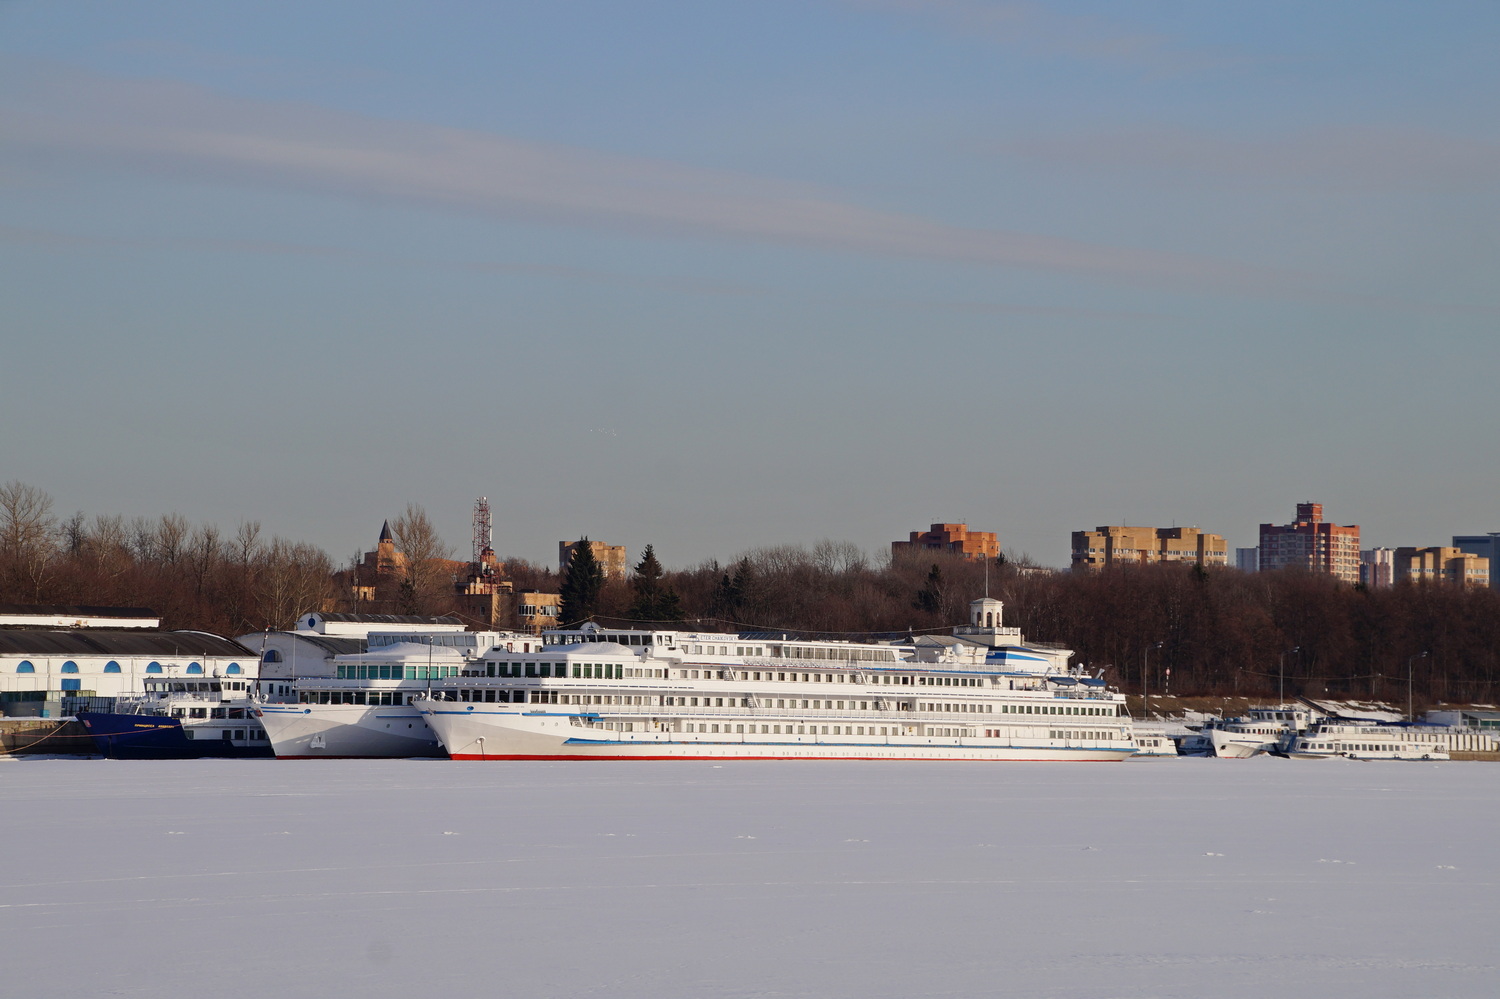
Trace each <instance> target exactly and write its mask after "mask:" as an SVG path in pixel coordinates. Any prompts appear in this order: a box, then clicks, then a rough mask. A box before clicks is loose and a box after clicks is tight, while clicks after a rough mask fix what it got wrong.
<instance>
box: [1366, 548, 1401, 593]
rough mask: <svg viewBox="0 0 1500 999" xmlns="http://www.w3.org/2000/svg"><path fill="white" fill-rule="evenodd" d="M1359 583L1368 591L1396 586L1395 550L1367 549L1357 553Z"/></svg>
mask: <svg viewBox="0 0 1500 999" xmlns="http://www.w3.org/2000/svg"><path fill="white" fill-rule="evenodd" d="M1359 581H1360V582H1361V583H1363V584H1364V585H1365V586H1366V587H1368V588H1370V589H1372V590H1373V589H1375V588H1377V587H1381V586H1394V585H1395V584H1396V549H1394V548H1368V549H1366V550H1364V551H1362V552H1360V553H1359Z"/></svg>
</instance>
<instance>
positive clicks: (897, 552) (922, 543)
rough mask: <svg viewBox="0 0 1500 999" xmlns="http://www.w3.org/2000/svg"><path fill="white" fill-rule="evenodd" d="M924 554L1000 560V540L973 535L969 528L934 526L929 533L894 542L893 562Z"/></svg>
mask: <svg viewBox="0 0 1500 999" xmlns="http://www.w3.org/2000/svg"><path fill="white" fill-rule="evenodd" d="M923 552H948V553H950V554H953V555H962V556H964V557H965V558H999V557H1000V536H999V535H998V534H995V533H994V532H992V531H971V530H969V525H968V524H933V525H932V530H930V531H912V532H911V540H910V541H892V542H891V557H893V558H903V557H910V556H912V555H920V554H922V553H923Z"/></svg>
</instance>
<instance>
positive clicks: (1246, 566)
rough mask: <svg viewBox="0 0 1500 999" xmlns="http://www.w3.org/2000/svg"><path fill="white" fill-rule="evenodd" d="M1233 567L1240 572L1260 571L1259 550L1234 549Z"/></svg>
mask: <svg viewBox="0 0 1500 999" xmlns="http://www.w3.org/2000/svg"><path fill="white" fill-rule="evenodd" d="M1234 567H1235V568H1236V569H1238V570H1239V571H1240V572H1258V571H1260V549H1259V548H1236V549H1235V550H1234Z"/></svg>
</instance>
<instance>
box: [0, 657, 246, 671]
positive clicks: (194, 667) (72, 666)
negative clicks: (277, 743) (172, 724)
mask: <svg viewBox="0 0 1500 999" xmlns="http://www.w3.org/2000/svg"><path fill="white" fill-rule="evenodd" d="M16 672H17V673H35V672H36V667H35V666H34V665H32V663H31V661H30V660H24V659H23V660H22V661H21V664H20V665H19V666H17V667H16ZM60 672H63V673H77V672H78V664H77V663H75V662H73V661H72V660H71V659H70V660H68V661H67V662H65V663H63V664H62V669H61V670H60ZM104 672H106V673H119V672H120V664H119V663H117V662H115V661H114V660H113V659H111V660H110V661H109V662H107V663H105V664H104ZM146 672H147V673H160V672H162V665H161V663H158V662H153V663H150V664H149V665H147V667H146ZM187 672H188V673H190V674H200V673H202V672H203V664H202V663H189V664H188V668H187ZM224 672H225V673H230V674H235V673H242V672H244V671H243V670H241V669H240V664H239V663H230V664H229V665H228V666H227V667H226V668H225V670H224Z"/></svg>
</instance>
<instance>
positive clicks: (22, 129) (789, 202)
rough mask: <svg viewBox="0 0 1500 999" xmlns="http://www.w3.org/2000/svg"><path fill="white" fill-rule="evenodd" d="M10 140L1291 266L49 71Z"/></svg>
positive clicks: (356, 190)
mask: <svg viewBox="0 0 1500 999" xmlns="http://www.w3.org/2000/svg"><path fill="white" fill-rule="evenodd" d="M0 149H8V150H10V152H11V153H12V154H14V155H17V156H26V157H30V158H31V159H32V160H33V161H35V160H36V159H37V158H38V157H40V158H43V159H44V160H45V161H47V162H66V163H69V164H73V165H78V164H82V165H85V166H89V167H94V168H99V167H102V168H109V169H118V168H120V167H129V168H131V169H135V170H144V171H149V172H154V173H157V174H163V175H171V176H186V177H191V178H194V179H210V180H215V181H220V182H223V181H230V182H239V183H251V184H261V185H272V186H278V187H283V188H293V189H299V190H311V191H319V192H324V193H328V194H334V195H339V196H349V197H362V198H377V199H393V200H398V201H402V202H407V203H415V204H422V205H428V206H435V207H442V208H447V209H452V210H457V211H462V212H465V213H484V214H489V215H492V216H495V217H500V218H508V219H529V220H535V221H544V222H549V223H564V224H571V225H578V226H591V227H599V228H611V229H620V230H626V231H629V232H633V233H638V234H651V235H666V236H671V235H676V236H691V237H696V238H704V237H709V238H719V239H729V240H758V241H766V242H771V243H777V244H781V245H788V246H804V247H815V248H823V249H833V250H843V251H852V252H858V253H866V254H883V255H894V256H906V257H922V258H929V259H946V260H954V261H965V262H973V263H980V264H992V265H999V266H1007V267H1020V268H1037V269H1043V270H1056V271H1069V272H1077V273H1084V274H1091V275H1097V276H1106V277H1111V278H1115V279H1121V280H1127V281H1137V282H1151V283H1169V284H1176V285H1182V284H1188V285H1192V286H1194V287H1202V286H1213V287H1217V288H1221V289H1222V288H1230V289H1245V290H1252V289H1253V290H1264V289H1267V288H1274V287H1278V286H1279V287H1289V286H1294V285H1299V284H1301V283H1302V279H1301V278H1300V277H1298V276H1296V275H1288V274H1282V273H1278V272H1273V271H1270V270H1265V269H1258V268H1252V267H1249V266H1246V265H1241V264H1237V263H1233V262H1228V261H1219V260H1212V259H1208V258H1203V257H1197V256H1190V255H1185V254H1174V253H1167V252H1159V251H1154V250H1149V249H1142V248H1131V247H1118V246H1106V245H1099V244H1093V243H1087V242H1082V241H1078V240H1072V239H1067V238H1062V237H1055V236H1048V235H1041V234H1031V233H1022V232H1010V231H1003V230H995V229H975V228H967V227H963V226H956V225H950V224H946V223H943V222H940V221H935V220H931V219H927V218H923V217H920V216H916V215H910V214H902V213H897V212H889V211H880V210H876V209H871V208H866V207H862V206H859V205H856V204H851V203H848V202H847V201H845V200H842V199H841V198H840V196H839V195H838V194H837V193H836V192H831V191H827V190H823V189H820V188H816V187H813V186H811V185H806V184H800V183H795V182H791V181H784V180H775V179H765V178H761V177H755V176H750V175H744V174H735V173H732V172H726V171H714V170H704V169H699V168H695V167H691V166H685V165H682V164H678V163H672V162H667V161H662V160H653V159H647V158H642V157H630V156H620V155H614V154H608V153H601V152H596V151H592V150H588V149H580V148H574V147H567V146H561V145H552V144H545V143H537V142H529V141H525V140H521V139H515V138H511V137H507V136H503V135H498V134H494V133H489V132H481V131H474V130H464V129H456V128H446V127H439V126H435V125H429V124H425V123H419V122H410V121H393V120H386V119H376V118H370V117H365V116H361V115H357V114H353V113H348V112H342V111H335V110H330V109H325V108H317V107H312V106H308V105H301V104H291V103H277V102H265V101H254V100H246V99H240V98H232V97H227V96H223V95H220V94H217V93H214V92H211V91H208V90H204V89H202V88H199V87H195V86H191V85H188V84H184V83H179V82H160V81H138V80H124V79H105V78H99V77H88V76H83V75H80V74H66V75H61V74H53V75H52V76H51V77H50V78H49V79H48V80H47V81H46V82H45V83H44V84H39V85H33V86H31V87H30V88H29V89H28V90H27V91H26V96H25V97H24V98H23V97H21V96H19V94H18V90H17V88H7V93H6V96H5V97H4V98H0Z"/></svg>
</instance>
